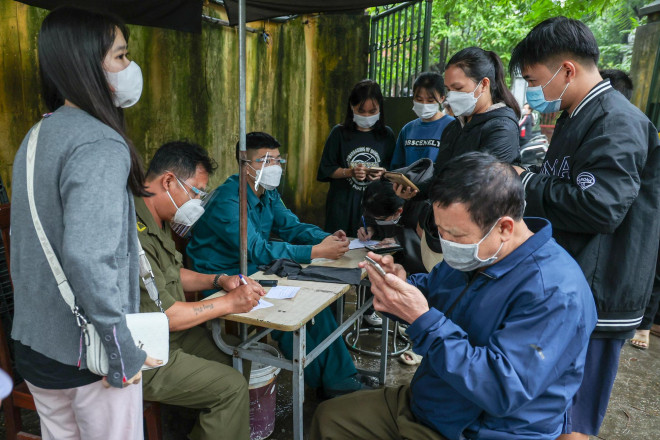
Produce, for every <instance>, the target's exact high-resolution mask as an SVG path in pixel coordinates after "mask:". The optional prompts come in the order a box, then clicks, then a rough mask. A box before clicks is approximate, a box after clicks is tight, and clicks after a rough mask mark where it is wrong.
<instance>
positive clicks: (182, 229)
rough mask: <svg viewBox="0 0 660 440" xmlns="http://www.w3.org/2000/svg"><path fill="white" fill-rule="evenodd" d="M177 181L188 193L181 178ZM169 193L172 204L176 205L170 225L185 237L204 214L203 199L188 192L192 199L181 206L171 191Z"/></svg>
mask: <svg viewBox="0 0 660 440" xmlns="http://www.w3.org/2000/svg"><path fill="white" fill-rule="evenodd" d="M176 181H177V183H178V184H179V186H180V187H181V188H183V190H184V191H185V192H186V194H188V191H187V190H186V189H185V188H184V187H183V185H182V184H181V182H179V179H177V180H176ZM167 195H168V196H169V198H170V200H171V201H172V204H173V205H174V206H175V207H176V213H175V214H174V218H173V219H172V221H170V227H171V228H172V230H173V231H174V232H175V233H176V234H177V235H179V236H181V237H185V236H186V234H187V233H188V231H190V228H192V226H193V225H194V224H195V222H196V221H197V220H199V218H200V217H201V216H202V214H204V207H203V206H202V200H201V199H193V198H191V197H190V194H188V198H189V199H190V200H188V201H187V202H186V203H184V204H183V205H181V206H177V205H176V202H175V201H174V199H173V198H172V195H171V194H170V192H169V191H167Z"/></svg>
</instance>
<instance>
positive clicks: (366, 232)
mask: <svg viewBox="0 0 660 440" xmlns="http://www.w3.org/2000/svg"><path fill="white" fill-rule="evenodd" d="M362 226H364V233H365V237H366V234H368V233H369V231H368V230H367V222H366V221H364V216H362ZM360 241H363V240H360ZM364 241H367V240H364Z"/></svg>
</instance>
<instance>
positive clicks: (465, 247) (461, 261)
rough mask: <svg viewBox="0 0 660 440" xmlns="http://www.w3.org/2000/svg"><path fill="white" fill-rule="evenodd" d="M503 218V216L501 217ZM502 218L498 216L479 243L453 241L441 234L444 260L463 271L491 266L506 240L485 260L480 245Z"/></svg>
mask: <svg viewBox="0 0 660 440" xmlns="http://www.w3.org/2000/svg"><path fill="white" fill-rule="evenodd" d="M500 218H501V217H500ZM499 221H500V219H499V218H498V219H497V221H496V222H495V224H494V225H493V227H491V228H490V231H488V233H487V234H486V235H484V237H483V238H482V239H481V240H479V241H478V242H477V243H473V244H461V243H456V242H453V241H449V240H445V239H444V238H442V236H440V243H441V244H442V255H443V257H444V261H445V262H446V263H447V264H448V265H449V266H450V267H451V268H453V269H456V270H460V271H461V272H470V271H473V270H476V269H479V268H480V267H484V266H490V265H491V264H493V263H494V262H495V260H497V254H499V253H500V251H501V250H502V246H504V242H502V244H501V245H500V247H499V249H497V252H495V254H494V255H493V256H492V257H490V258H487V259H485V260H482V259H481V258H479V245H480V244H481V242H483V241H484V240H485V239H486V237H488V236H489V235H490V233H491V232H493V229H495V226H496V225H497V222H499Z"/></svg>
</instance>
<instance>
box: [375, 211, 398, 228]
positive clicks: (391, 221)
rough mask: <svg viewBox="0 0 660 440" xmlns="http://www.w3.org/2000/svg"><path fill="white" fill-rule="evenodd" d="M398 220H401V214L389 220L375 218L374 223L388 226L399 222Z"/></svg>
mask: <svg viewBox="0 0 660 440" xmlns="http://www.w3.org/2000/svg"><path fill="white" fill-rule="evenodd" d="M399 220H401V214H399V215H398V216H397V217H396V218H393V219H390V220H378V219H376V224H377V225H378V226H390V225H396V224H397V223H399Z"/></svg>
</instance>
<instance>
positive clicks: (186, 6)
mask: <svg viewBox="0 0 660 440" xmlns="http://www.w3.org/2000/svg"><path fill="white" fill-rule="evenodd" d="M17 1H20V3H25V4H28V5H31V6H37V7H39V8H44V9H55V8H57V7H59V6H75V7H77V8H81V9H89V10H93V11H99V12H109V13H112V14H114V15H117V16H118V17H121V19H122V20H124V21H125V22H126V23H130V24H137V25H140V26H153V27H161V28H167V29H174V30H177V31H184V32H195V33H200V32H201V31H202V0H17Z"/></svg>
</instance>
